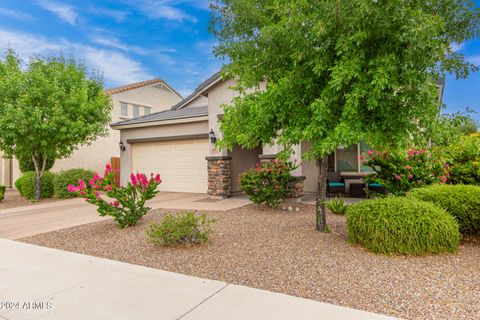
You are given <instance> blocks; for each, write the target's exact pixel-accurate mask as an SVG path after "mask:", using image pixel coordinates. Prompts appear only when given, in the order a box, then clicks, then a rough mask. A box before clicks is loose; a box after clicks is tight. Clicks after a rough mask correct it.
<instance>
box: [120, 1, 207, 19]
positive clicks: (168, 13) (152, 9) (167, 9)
mask: <svg viewBox="0 0 480 320" xmlns="http://www.w3.org/2000/svg"><path fill="white" fill-rule="evenodd" d="M190 1H191V0H124V2H126V3H128V4H129V5H131V6H132V7H135V8H137V9H138V10H139V11H140V12H142V13H143V14H144V15H145V16H147V17H149V18H151V19H166V20H173V21H177V22H184V21H188V22H192V23H196V22H197V21H198V19H197V18H196V17H194V16H192V15H190V14H188V13H187V12H185V11H184V10H182V9H179V8H177V5H178V4H181V3H186V2H190Z"/></svg>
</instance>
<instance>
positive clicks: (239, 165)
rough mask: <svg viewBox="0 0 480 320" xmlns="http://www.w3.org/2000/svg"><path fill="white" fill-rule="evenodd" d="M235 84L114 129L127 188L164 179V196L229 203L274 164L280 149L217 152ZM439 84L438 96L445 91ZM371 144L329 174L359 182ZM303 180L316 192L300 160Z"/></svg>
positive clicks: (215, 81)
mask: <svg viewBox="0 0 480 320" xmlns="http://www.w3.org/2000/svg"><path fill="white" fill-rule="evenodd" d="M234 85H235V80H223V79H222V78H221V77H220V75H219V74H218V73H216V74H214V75H213V76H212V77H210V78H209V79H207V80H206V81H204V82H203V83H202V84H201V85H200V86H198V87H197V89H195V91H194V92H193V93H192V94H191V95H190V96H188V97H187V98H185V99H184V100H182V101H181V102H179V103H178V104H176V105H175V106H173V108H172V109H171V110H166V111H161V112H157V113H154V114H151V115H147V116H143V117H140V118H136V119H131V120H127V121H122V122H117V123H114V124H112V128H113V129H117V130H120V132H121V133H120V137H121V140H122V141H123V143H124V144H125V146H126V148H125V151H123V152H122V153H121V157H120V158H121V182H122V184H125V183H126V182H127V180H128V177H129V175H130V173H131V172H143V173H146V174H150V173H160V175H161V177H162V184H161V185H160V190H163V191H177V192H199V193H208V194H209V195H210V196H217V197H227V196H229V195H231V194H232V193H235V192H239V191H240V188H239V182H238V176H239V174H240V173H242V172H243V171H245V170H246V169H248V168H250V167H253V166H254V165H255V163H257V162H259V161H260V160H262V159H274V158H275V157H276V155H277V153H278V152H279V151H281V147H280V146H278V145H273V146H263V147H258V148H255V149H251V150H248V149H244V148H242V147H240V146H238V145H237V146H235V147H234V148H233V150H232V151H227V150H217V149H216V148H215V147H214V144H213V141H212V140H214V139H212V138H213V137H216V138H219V137H221V132H220V130H219V123H218V120H219V119H221V117H222V115H223V110H222V109H221V105H222V104H225V103H229V102H230V101H231V100H232V98H233V97H235V96H236V95H238V93H237V92H236V91H234V90H232V89H231V87H233V86H234ZM442 87H443V83H440V89H441V90H440V91H443V88H442ZM309 147H310V146H309V143H307V142H302V143H301V144H299V145H297V146H295V148H294V155H293V156H292V158H298V159H299V160H300V159H301V155H302V154H303V153H305V152H306V151H308V150H309ZM369 149H370V147H369V146H368V145H367V144H364V143H359V144H357V145H353V146H349V147H344V148H338V149H337V150H336V152H334V153H333V154H332V155H331V156H330V157H329V160H330V161H329V170H330V171H335V172H341V173H342V174H344V175H346V176H351V177H352V178H355V177H356V176H361V174H362V172H363V171H367V170H368V169H367V168H365V167H363V166H362V164H361V162H360V156H361V155H362V154H365V153H366V152H367V151H368V150H369ZM294 174H295V175H297V176H305V177H306V180H305V182H304V191H305V192H307V193H315V192H316V191H317V177H318V173H317V167H316V163H315V162H314V161H306V160H302V161H301V165H300V166H299V167H298V169H296V170H295V172H294Z"/></svg>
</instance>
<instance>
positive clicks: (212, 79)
mask: <svg viewBox="0 0 480 320" xmlns="http://www.w3.org/2000/svg"><path fill="white" fill-rule="evenodd" d="M218 79H220V71H219V72H216V73H214V74H213V75H212V76H210V78H208V79H207V80H205V81H203V82H202V83H201V84H200V85H199V86H198V87H197V88H196V89H195V90H194V91H193V92H192V94H191V95H189V96H188V97H186V98H185V99H183V100H182V101H180V102H179V103H177V104H176V105H174V106H173V107H172V110H176V109H181V108H182V107H183V106H185V105H186V104H187V103H189V102H190V101H192V100H193V99H195V98H196V97H197V96H198V95H200V94H201V93H202V92H203V90H204V89H205V88H207V87H208V86H209V85H210V84H212V83H214V82H215V81H217V80H218Z"/></svg>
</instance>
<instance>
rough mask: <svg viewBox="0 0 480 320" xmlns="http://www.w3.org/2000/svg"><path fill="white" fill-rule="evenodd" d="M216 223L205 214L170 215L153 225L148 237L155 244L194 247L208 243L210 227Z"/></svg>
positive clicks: (149, 229)
mask: <svg viewBox="0 0 480 320" xmlns="http://www.w3.org/2000/svg"><path fill="white" fill-rule="evenodd" d="M213 222H214V220H212V219H207V216H206V215H205V214H201V215H197V214H196V213H195V212H193V211H187V212H184V213H181V214H171V213H168V214H167V215H165V217H163V219H162V221H161V222H160V223H152V224H150V225H149V227H148V229H147V235H148V237H149V238H150V241H151V242H152V243H154V244H161V245H176V244H183V245H192V244H196V243H203V242H207V241H208V238H209V235H210V233H211V229H210V225H211V224H212V223H213Z"/></svg>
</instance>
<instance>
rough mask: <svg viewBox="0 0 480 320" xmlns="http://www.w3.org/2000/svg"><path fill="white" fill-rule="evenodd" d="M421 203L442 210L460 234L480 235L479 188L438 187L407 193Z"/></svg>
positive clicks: (468, 186)
mask: <svg viewBox="0 0 480 320" xmlns="http://www.w3.org/2000/svg"><path fill="white" fill-rule="evenodd" d="M409 196H410V197H414V198H417V199H420V200H423V201H428V202H432V203H434V204H436V205H437V206H439V207H442V208H444V209H445V210H446V211H447V212H448V213H450V214H451V215H453V216H454V217H455V218H456V219H457V221H458V224H459V225H460V232H462V233H463V234H469V235H480V187H479V186H472V185H461V184H458V185H438V186H430V187H425V188H419V189H414V190H412V191H411V192H410V193H409Z"/></svg>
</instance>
